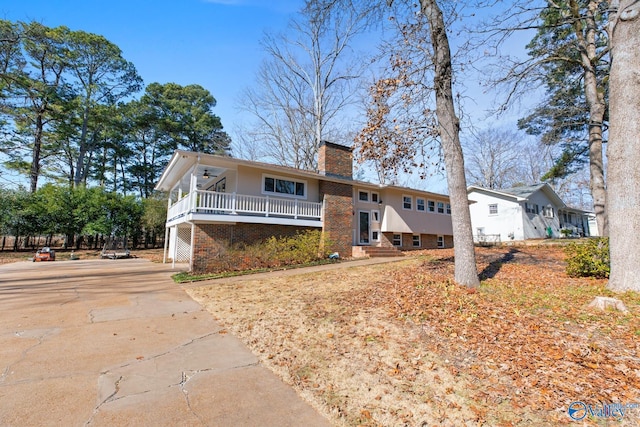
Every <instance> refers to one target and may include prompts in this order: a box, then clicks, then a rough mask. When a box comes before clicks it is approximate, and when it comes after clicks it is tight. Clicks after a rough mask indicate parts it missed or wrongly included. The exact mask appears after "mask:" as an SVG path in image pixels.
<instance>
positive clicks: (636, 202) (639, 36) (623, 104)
mask: <svg viewBox="0 0 640 427" xmlns="http://www.w3.org/2000/svg"><path fill="white" fill-rule="evenodd" d="M609 19H610V21H609V36H610V42H611V52H612V54H611V57H612V62H611V80H610V83H609V85H610V90H611V93H610V105H609V111H610V114H611V119H610V128H609V147H608V148H607V155H608V160H609V175H608V186H607V202H608V204H609V227H610V229H609V231H610V238H611V241H610V254H611V276H610V278H609V284H608V287H609V288H610V289H613V290H616V291H625V290H634V291H640V280H639V278H640V211H639V210H638V206H640V191H638V188H640V169H639V168H638V164H639V163H640V81H638V69H640V2H638V1H637V0H622V1H620V2H618V1H617V0H616V1H613V2H612V3H611V11H610V17H609Z"/></svg>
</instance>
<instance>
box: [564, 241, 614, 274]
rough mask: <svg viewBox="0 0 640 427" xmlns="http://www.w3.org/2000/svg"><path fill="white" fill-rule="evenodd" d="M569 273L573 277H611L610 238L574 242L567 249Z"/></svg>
mask: <svg viewBox="0 0 640 427" xmlns="http://www.w3.org/2000/svg"><path fill="white" fill-rule="evenodd" d="M565 254H566V255H567V274H568V275H569V276H571V277H597V278H600V279H604V278H608V277H609V270H610V264H609V239H608V238H606V237H601V238H595V239H589V240H587V241H586V242H583V243H572V244H570V245H568V246H567V247H566V249H565Z"/></svg>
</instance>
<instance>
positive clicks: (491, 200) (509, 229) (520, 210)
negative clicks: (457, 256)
mask: <svg viewBox="0 0 640 427" xmlns="http://www.w3.org/2000/svg"><path fill="white" fill-rule="evenodd" d="M467 193H468V197H469V210H470V212H471V223H472V227H473V234H474V240H475V241H476V242H480V243H482V242H488V243H494V242H505V241H511V240H526V239H541V238H547V237H553V238H558V237H564V236H565V234H566V235H570V236H574V237H576V236H591V235H594V234H595V233H594V232H593V230H594V229H593V227H592V226H591V224H592V217H593V214H592V213H589V212H586V211H583V210H580V209H574V208H569V207H567V206H566V204H565V203H564V202H563V201H562V199H561V198H560V197H559V196H558V195H557V194H556V192H555V191H553V188H551V186H550V185H549V184H546V183H544V184H538V185H533V186H523V187H514V188H509V189H505V190H491V189H487V188H482V187H477V186H470V187H469V188H468V189H467ZM563 229H564V230H567V231H565V232H563V231H562V230H563Z"/></svg>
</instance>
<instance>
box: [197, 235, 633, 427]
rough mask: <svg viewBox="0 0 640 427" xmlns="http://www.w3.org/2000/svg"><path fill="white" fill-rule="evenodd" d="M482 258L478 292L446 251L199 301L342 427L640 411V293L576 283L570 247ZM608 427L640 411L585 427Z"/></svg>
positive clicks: (228, 286)
mask: <svg viewBox="0 0 640 427" xmlns="http://www.w3.org/2000/svg"><path fill="white" fill-rule="evenodd" d="M477 254H478V271H481V272H482V273H481V277H482V279H483V280H482V285H481V287H480V288H479V289H478V290H468V289H466V288H463V287H459V286H457V285H455V284H454V283H453V282H452V277H453V251H451V250H437V251H435V250H434V251H423V252H420V253H411V255H410V256H409V257H408V259H406V260H403V261H400V262H394V263H389V264H381V265H374V266H368V267H354V268H344V269H335V270H332V271H328V272H319V273H318V272H316V273H312V274H300V275H296V276H293V277H291V276H287V277H278V276H277V275H276V276H274V277H272V278H268V279H259V280H256V279H253V278H251V277H247V280H245V281H241V282H235V283H224V282H216V281H213V282H209V283H208V284H207V285H206V286H201V287H198V288H194V289H191V290H189V292H190V293H191V294H192V296H193V297H194V298H195V299H196V300H198V301H200V302H201V303H202V304H203V305H204V306H205V307H206V308H207V309H208V310H209V311H210V312H211V313H213V314H214V316H215V317H216V318H217V319H218V320H219V321H220V322H221V323H222V324H223V325H224V326H225V327H226V328H227V329H228V330H229V331H231V332H233V333H234V334H236V335H237V336H239V337H240V338H241V339H242V340H243V341H244V342H245V343H247V344H248V345H249V347H250V348H251V349H252V350H253V351H254V352H255V353H256V354H258V355H259V357H260V358H261V361H262V362H263V363H264V364H265V365H267V366H268V367H270V368H271V369H272V370H273V371H275V372H276V373H277V374H278V375H280V376H281V377H282V378H283V380H284V381H285V382H288V383H290V384H293V385H294V387H295V388H296V389H297V390H298V392H299V393H300V394H301V395H302V396H303V397H304V398H305V399H307V400H308V401H309V402H310V403H311V404H312V405H314V406H315V407H316V408H317V409H318V410H320V411H322V412H324V413H325V414H327V416H328V417H330V419H331V420H332V422H334V423H335V424H336V425H354V426H355V425H364V426H378V425H381V426H400V425H407V426H421V425H425V426H427V425H428V426H430V425H451V426H460V425H473V426H476V425H492V426H493V425H505V426H507V425H536V426H537V425H562V424H573V423H575V421H573V420H572V419H571V418H569V416H568V415H567V408H568V406H569V405H570V404H571V403H572V402H574V401H582V402H585V403H587V404H590V405H593V406H594V407H597V405H598V404H599V403H602V402H604V403H622V404H633V403H640V295H638V294H637V293H626V294H617V295H614V294H611V293H610V292H609V291H607V290H606V289H605V285H606V281H604V280H596V279H589V278H570V277H568V276H567V275H566V274H565V271H564V269H565V262H564V253H563V251H562V249H561V248H554V247H544V248H543V247H540V248H537V247H524V248H517V249H516V248H493V249H478V252H477ZM595 296H615V297H616V298H619V299H621V300H622V301H623V302H624V304H625V305H626V307H627V308H628V312H626V313H623V312H618V311H605V312H602V311H598V310H594V309H591V308H588V307H587V306H588V304H589V303H590V302H591V301H592V300H593V298H594V297H595ZM608 423H615V425H640V408H638V409H633V410H630V411H628V412H627V413H626V414H625V416H624V417H623V418H622V419H620V420H618V421H615V420H614V419H613V418H612V417H609V418H593V419H591V420H589V419H587V418H585V420H583V421H581V422H580V423H578V424H579V425H582V424H586V425H591V424H593V425H603V424H608Z"/></svg>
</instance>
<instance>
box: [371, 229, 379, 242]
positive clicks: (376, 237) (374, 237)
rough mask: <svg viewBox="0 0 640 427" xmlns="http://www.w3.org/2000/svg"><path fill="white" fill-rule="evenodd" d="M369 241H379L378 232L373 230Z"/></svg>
mask: <svg viewBox="0 0 640 427" xmlns="http://www.w3.org/2000/svg"><path fill="white" fill-rule="evenodd" d="M371 240H373V241H374V242H379V241H380V232H379V231H378V230H373V231H372V232H371Z"/></svg>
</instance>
